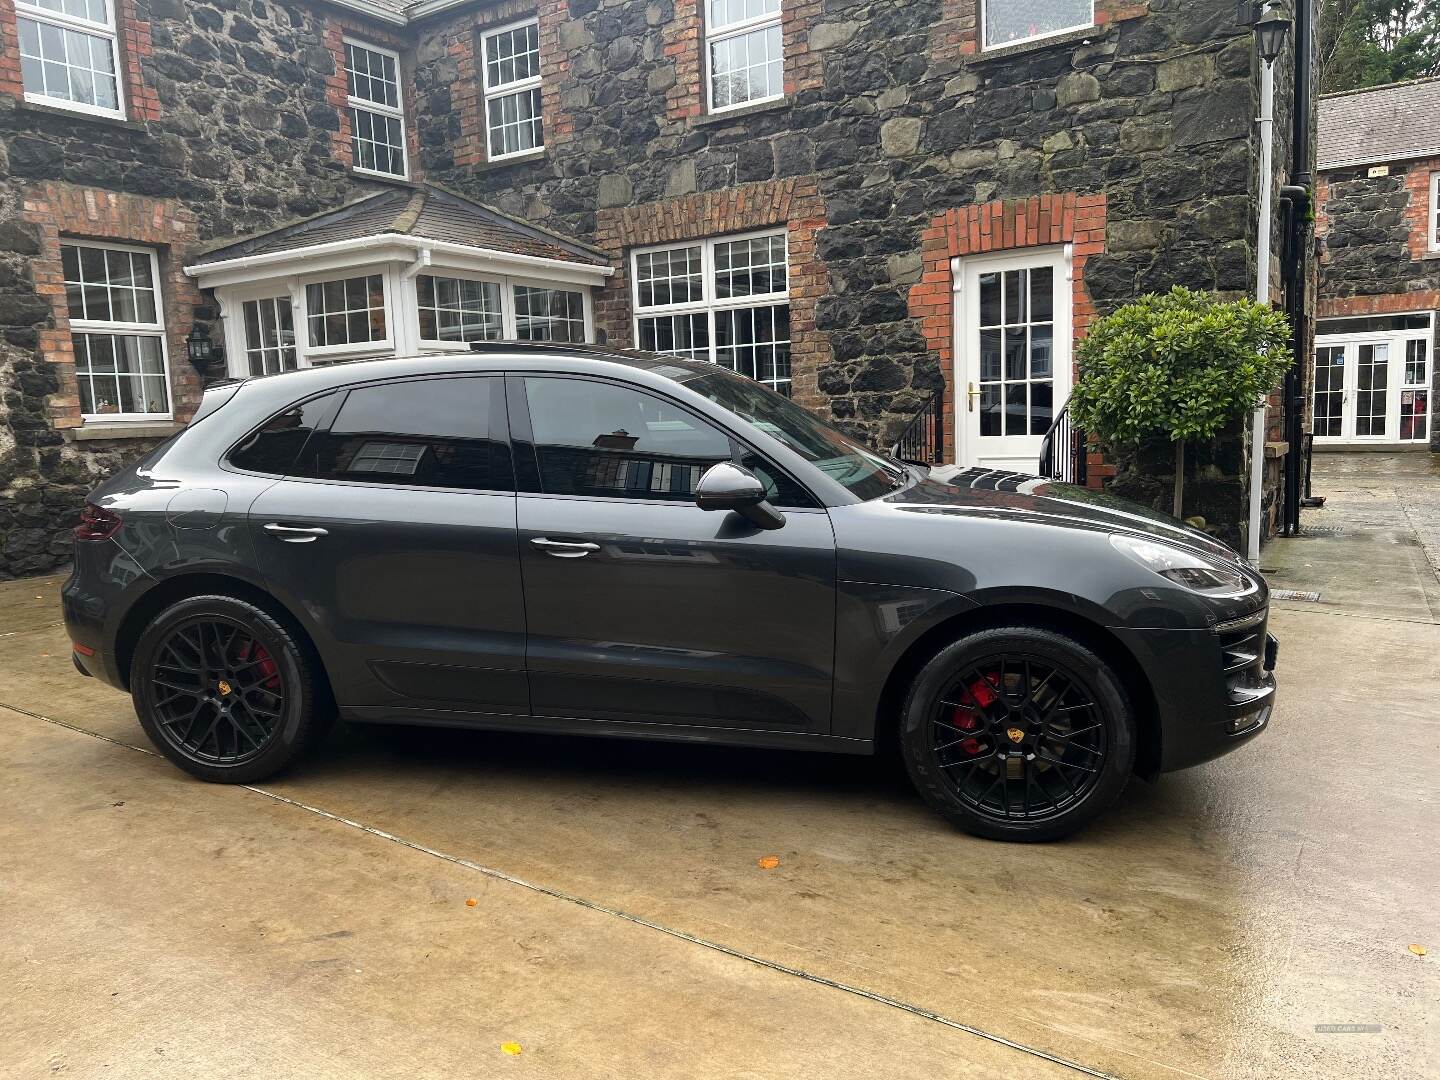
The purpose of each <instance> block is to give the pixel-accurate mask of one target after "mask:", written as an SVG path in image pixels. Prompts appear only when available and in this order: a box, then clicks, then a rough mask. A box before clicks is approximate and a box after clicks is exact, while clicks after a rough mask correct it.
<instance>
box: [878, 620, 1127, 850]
mask: <svg viewBox="0 0 1440 1080" xmlns="http://www.w3.org/2000/svg"><path fill="white" fill-rule="evenodd" d="M901 734H902V748H903V751H904V756H905V760H906V765H907V767H908V769H909V771H910V775H911V778H912V779H913V780H914V781H915V784H916V787H917V789H918V790H919V791H920V793H921V794H922V795H923V796H924V797H925V799H926V800H927V801H928V802H930V803H931V805H932V806H935V807H936V808H937V809H939V810H940V811H941V813H943V814H944V815H945V816H946V817H948V818H949V819H950V820H952V821H953V822H955V823H956V824H958V825H959V826H960V827H962V828H964V829H966V830H967V831H969V832H972V833H975V834H977V835H980V836H986V837H990V838H994V839H1007V840H1027V839H1028V840H1050V839H1056V838H1058V837H1061V836H1064V835H1067V834H1069V833H1071V832H1073V831H1075V830H1076V829H1078V828H1080V827H1082V826H1083V825H1085V824H1086V823H1088V822H1089V821H1090V820H1092V819H1093V818H1094V817H1095V816H1096V815H1098V814H1099V813H1100V812H1101V811H1103V810H1104V809H1106V808H1107V807H1108V806H1109V805H1110V804H1111V803H1113V802H1114V800H1115V798H1116V797H1118V795H1119V794H1120V791H1121V789H1122V788H1123V787H1124V785H1125V782H1126V780H1127V779H1128V777H1129V774H1130V770H1131V768H1132V766H1133V764H1134V757H1135V745H1134V741H1135V740H1134V732H1133V720H1132V717H1131V710H1130V707H1129V703H1128V701H1127V699H1126V697H1125V693H1124V690H1123V688H1122V686H1121V684H1120V682H1119V680H1118V679H1116V678H1115V676H1114V674H1113V673H1112V672H1111V671H1110V669H1109V668H1108V667H1107V666H1106V665H1105V663H1104V662H1103V661H1102V660H1101V659H1100V658H1099V657H1098V656H1096V655H1095V654H1094V653H1093V652H1091V651H1090V650H1089V649H1087V648H1085V647H1084V646H1083V645H1081V644H1080V643H1078V642H1075V641H1072V640H1070V639H1069V638H1067V637H1064V636H1063V635H1060V634H1057V633H1054V632H1052V631H1049V630H1042V629H1038V628H1028V627H1004V628H1000V629H996V630H986V631H981V632H980V633H977V634H974V635H970V636H968V637H966V638H963V639H962V640H960V641H958V642H955V643H954V644H952V645H950V646H948V647H947V648H945V649H943V650H941V652H940V653H939V654H938V655H937V656H936V657H935V658H934V659H932V660H931V661H930V663H929V664H927V665H926V666H925V667H924V668H923V669H922V670H921V672H920V674H919V675H918V676H917V677H916V680H915V683H914V686H913V688H912V691H911V694H910V699H909V701H908V702H907V705H906V711H905V716H904V722H903V724H902V732H901Z"/></svg>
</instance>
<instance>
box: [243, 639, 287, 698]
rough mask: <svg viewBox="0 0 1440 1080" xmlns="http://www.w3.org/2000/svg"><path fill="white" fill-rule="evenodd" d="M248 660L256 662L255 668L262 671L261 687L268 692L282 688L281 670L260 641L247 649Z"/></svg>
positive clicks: (246, 657) (245, 657)
mask: <svg viewBox="0 0 1440 1080" xmlns="http://www.w3.org/2000/svg"><path fill="white" fill-rule="evenodd" d="M244 659H246V660H254V661H255V666H256V667H258V668H259V669H260V679H261V685H262V686H264V687H265V689H267V690H277V689H279V687H280V668H279V666H278V665H276V663H275V660H274V658H273V657H271V655H270V653H269V652H267V651H266V649H265V646H264V645H261V644H260V643H259V642H258V641H254V642H251V643H250V644H249V645H248V646H246V649H245V656H244Z"/></svg>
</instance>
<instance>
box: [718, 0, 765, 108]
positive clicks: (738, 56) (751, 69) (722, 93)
mask: <svg viewBox="0 0 1440 1080" xmlns="http://www.w3.org/2000/svg"><path fill="white" fill-rule="evenodd" d="M705 31H706V33H705V48H706V54H707V56H708V58H709V64H710V111H711V112H720V111H722V110H724V109H733V108H736V107H737V106H740V105H751V104H754V103H756V102H761V101H773V100H775V99H776V98H780V97H783V96H784V95H785V72H784V58H783V45H782V38H781V33H780V0H710V2H709V4H708V5H707V8H706V22H705Z"/></svg>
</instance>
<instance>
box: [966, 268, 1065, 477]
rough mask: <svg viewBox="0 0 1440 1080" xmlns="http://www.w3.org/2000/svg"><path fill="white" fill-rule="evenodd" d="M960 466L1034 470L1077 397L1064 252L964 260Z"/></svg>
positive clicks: (1028, 471)
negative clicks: (1059, 414) (1060, 415)
mask: <svg viewBox="0 0 1440 1080" xmlns="http://www.w3.org/2000/svg"><path fill="white" fill-rule="evenodd" d="M954 270H955V274H954V280H955V288H956V291H957V293H958V295H957V296H956V297H955V305H954V309H955V312H956V319H955V357H956V371H955V374H956V387H957V392H956V394H955V405H956V424H955V432H956V440H955V446H956V456H957V464H959V465H963V466H967V467H968V466H979V467H982V468H988V469H1012V470H1014V471H1016V472H1023V473H1034V472H1035V471H1036V468H1037V467H1038V464H1039V458H1040V443H1041V441H1042V440H1043V439H1044V437H1045V433H1046V432H1047V431H1048V430H1049V429H1050V425H1051V423H1052V422H1053V421H1054V419H1055V415H1056V411H1057V409H1058V408H1060V407H1061V406H1063V405H1064V403H1065V400H1066V399H1067V398H1068V397H1069V395H1070V381H1071V370H1070V340H1071V334H1072V326H1073V324H1072V322H1071V317H1070V274H1069V262H1068V259H1067V258H1066V250H1065V249H1064V248H1053V249H1045V250H1043V251H1032V252H1027V253H1025V254H1021V255H1017V254H1014V253H1007V254H1006V255H1003V256H984V257H978V258H967V259H957V260H956V261H955V266H954Z"/></svg>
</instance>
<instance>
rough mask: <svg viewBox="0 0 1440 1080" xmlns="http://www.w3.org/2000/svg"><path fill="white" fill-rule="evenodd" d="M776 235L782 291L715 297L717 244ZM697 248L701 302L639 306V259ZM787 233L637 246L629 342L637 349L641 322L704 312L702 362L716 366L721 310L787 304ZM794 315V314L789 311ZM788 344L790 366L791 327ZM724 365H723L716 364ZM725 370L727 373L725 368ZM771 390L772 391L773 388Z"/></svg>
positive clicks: (782, 228) (760, 232)
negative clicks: (780, 241) (781, 255)
mask: <svg viewBox="0 0 1440 1080" xmlns="http://www.w3.org/2000/svg"><path fill="white" fill-rule="evenodd" d="M771 236H778V237H780V238H781V239H783V240H784V241H785V291H784V292H768V293H751V294H750V295H748V296H727V297H717V296H716V295H715V246H716V245H717V244H730V243H735V242H736V241H740V240H758V239H761V238H764V237H771ZM687 247H699V248H700V297H701V298H700V299H699V300H689V301H686V302H684V303H679V304H651V305H649V306H642V305H641V304H640V256H641V255H645V254H648V253H650V252H655V251H669V250H672V249H674V248H687ZM790 273H791V271H790V234H789V230H788V229H787V228H785V226H783V225H782V226H778V227H771V228H768V229H756V230H753V231H751V232H743V233H726V234H725V235H723V236H707V237H703V238H700V237H697V238H695V239H692V240H675V241H671V242H670V243H667V244H649V245H647V246H645V247H637V248H635V249H633V250H632V251H631V252H630V308H631V315H632V318H631V327H630V331H631V334H632V335H633V336H632V338H631V340H632V341H633V342H634V343H635V347H636V348H637V349H638V348H640V320H641V319H645V318H653V317H655V316H665V315H693V314H701V313H704V314H705V315H706V316H707V319H708V323H709V325H708V339H709V340H708V342H707V345H706V349H707V352H708V354H709V355H708V356H707V357H705V359H706V360H707V361H708V362H709V363H712V364H717V363H718V362H717V361H716V359H715V353H716V349H717V344H716V334H715V316H716V315H717V313H719V312H722V311H733V310H735V309H743V308H757V307H774V306H775V305H777V304H785V305H787V306H788V305H790V304H791V299H790ZM792 314H793V311H792ZM790 332H791V335H792V337H791V338H790V341H791V343H792V360H791V362H792V364H793V362H794V360H793V342H794V337H793V335H794V332H795V331H794V327H793V326H792V327H791V331H790ZM719 366H723V365H719ZM727 370H729V369H728V368H727ZM756 381H757V382H760V383H761V385H762V386H769V385H770V384H769V383H766V382H764V381H763V380H756ZM787 383H788V385H790V386H792V387H793V386H794V369H793V367H792V369H791V377H790V379H788V380H787ZM771 389H774V387H773V386H772V387H771Z"/></svg>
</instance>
